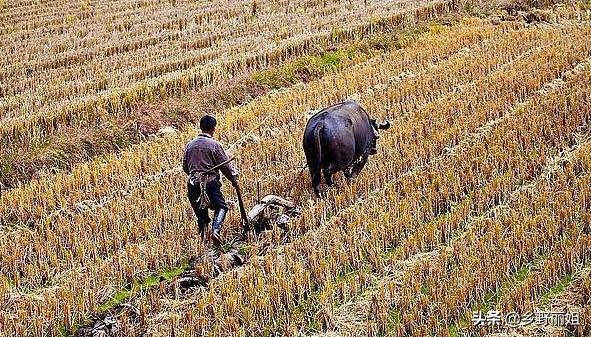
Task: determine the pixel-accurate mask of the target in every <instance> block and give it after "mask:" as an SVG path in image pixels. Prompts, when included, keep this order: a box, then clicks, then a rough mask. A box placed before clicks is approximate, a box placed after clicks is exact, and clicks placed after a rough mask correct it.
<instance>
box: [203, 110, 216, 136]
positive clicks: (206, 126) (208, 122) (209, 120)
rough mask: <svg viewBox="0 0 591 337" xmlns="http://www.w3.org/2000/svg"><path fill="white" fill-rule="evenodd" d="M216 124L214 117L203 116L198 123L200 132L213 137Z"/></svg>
mask: <svg viewBox="0 0 591 337" xmlns="http://www.w3.org/2000/svg"><path fill="white" fill-rule="evenodd" d="M217 124H218V122H217V121H216V119H215V117H213V116H212V115H205V116H203V117H201V120H200V121H199V128H200V129H201V131H203V132H205V133H208V134H210V135H213V132H214V131H215V127H216V126H217Z"/></svg>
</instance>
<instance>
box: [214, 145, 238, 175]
mask: <svg viewBox="0 0 591 337" xmlns="http://www.w3.org/2000/svg"><path fill="white" fill-rule="evenodd" d="M215 155H216V161H217V162H218V163H223V162H225V161H228V155H227V154H226V151H224V148H223V147H222V145H221V144H219V146H218V147H217V149H216V151H215ZM220 171H222V173H223V175H224V176H225V177H226V178H228V180H230V182H231V183H232V185H237V184H238V174H239V173H238V169H237V168H236V166H235V165H234V163H233V162H229V163H226V164H224V165H222V166H220Z"/></svg>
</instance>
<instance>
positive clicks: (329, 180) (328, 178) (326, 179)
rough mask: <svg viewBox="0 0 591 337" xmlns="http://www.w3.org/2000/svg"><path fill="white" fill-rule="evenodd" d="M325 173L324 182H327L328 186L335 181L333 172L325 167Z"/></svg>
mask: <svg viewBox="0 0 591 337" xmlns="http://www.w3.org/2000/svg"><path fill="white" fill-rule="evenodd" d="M322 173H323V174H324V182H325V183H326V185H328V186H332V185H333V182H332V173H331V172H330V170H329V169H325V170H323V172H322Z"/></svg>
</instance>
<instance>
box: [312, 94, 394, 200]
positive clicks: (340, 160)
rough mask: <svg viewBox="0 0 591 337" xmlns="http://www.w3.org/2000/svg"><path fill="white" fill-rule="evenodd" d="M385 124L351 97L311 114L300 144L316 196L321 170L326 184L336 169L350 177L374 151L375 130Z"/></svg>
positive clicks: (385, 127)
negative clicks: (373, 117)
mask: <svg viewBox="0 0 591 337" xmlns="http://www.w3.org/2000/svg"><path fill="white" fill-rule="evenodd" d="M389 127H390V123H389V122H385V123H383V124H380V125H378V124H377V122H376V120H375V119H370V118H369V115H368V114H367V112H365V110H363V108H362V107H361V106H360V105H359V103H357V102H355V101H351V100H348V101H345V102H342V103H338V104H335V105H332V106H330V107H328V108H325V109H323V110H321V111H320V112H318V113H316V114H315V115H314V116H312V117H311V118H310V120H308V124H307V125H306V130H305V131H304V139H303V146H304V153H305V154H306V161H307V163H308V168H309V169H310V175H311V177H312V187H313V188H314V193H316V196H317V197H320V188H319V186H320V181H321V176H320V174H321V172H322V174H323V175H324V181H325V182H326V184H327V185H328V186H331V185H332V175H333V174H334V173H336V172H338V171H343V173H344V174H345V177H347V179H350V178H354V177H355V176H357V175H358V174H359V172H360V171H361V169H363V167H364V166H365V163H366V162H367V158H368V157H369V156H370V155H373V154H376V153H377V151H376V142H377V139H378V138H379V134H378V130H379V129H388V128H389Z"/></svg>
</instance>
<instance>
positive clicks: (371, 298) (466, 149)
mask: <svg viewBox="0 0 591 337" xmlns="http://www.w3.org/2000/svg"><path fill="white" fill-rule="evenodd" d="M303 3H304V2H301V3H300V2H297V1H295V2H294V1H283V2H271V1H269V2H265V1H256V2H252V1H247V2H236V3H234V2H231V3H228V2H223V3H222V2H219V1H212V2H196V3H195V2H189V1H187V2H183V1H176V2H171V3H168V2H151V1H139V2H130V1H116V2H105V3H100V4H99V3H97V4H94V3H91V2H85V3H83V2H80V3H78V2H63V1H48V2H35V3H29V2H25V1H23V2H22V3H18V2H14V3H10V5H9V6H8V7H6V8H4V9H3V10H2V11H0V17H1V18H2V23H1V25H0V32H2V35H1V37H0V38H1V39H2V41H4V42H5V43H3V44H1V45H0V49H1V50H2V52H1V54H2V55H4V57H5V58H4V62H5V63H7V64H8V66H7V67H5V68H3V69H2V73H1V74H2V75H0V79H2V96H0V100H1V102H0V108H1V109H2V110H1V111H2V114H1V116H2V125H1V127H0V142H1V143H2V144H3V146H5V149H3V150H2V153H3V154H6V156H7V157H5V158H12V159H10V160H13V159H14V156H16V154H17V150H19V149H23V151H24V153H32V152H39V151H42V150H43V148H44V147H43V146H50V145H47V144H48V143H46V142H48V141H47V139H51V137H52V135H55V134H58V133H60V132H61V130H64V128H65V130H74V131H73V132H82V131H81V130H85V128H86V127H88V126H85V124H87V123H88V125H90V126H89V127H90V128H92V126H93V125H96V126H97V127H98V125H100V124H102V123H110V122H115V121H116V120H119V119H125V118H127V117H128V118H129V119H131V120H133V118H134V116H136V112H137V110H138V109H141V108H143V107H146V106H150V107H153V106H154V105H165V104H169V103H170V104H179V103H178V100H181V102H185V101H182V100H184V99H186V100H187V101H186V102H191V99H192V98H191V97H195V96H199V95H201V94H202V93H203V92H204V91H203V90H206V89H207V88H208V87H210V88H215V86H216V85H225V84H226V83H228V82H225V81H226V80H227V79H228V78H231V77H234V76H235V77H240V76H250V75H251V74H252V72H256V74H258V75H260V74H268V73H265V72H259V71H260V70H265V69H267V70H268V69H282V68H281V66H282V65H283V64H289V63H290V62H292V60H294V59H295V60H297V58H298V57H299V56H301V55H306V54H310V53H312V52H313V48H312V45H314V46H316V47H317V46H318V45H323V44H325V45H326V46H327V48H328V47H330V46H331V45H333V44H336V45H337V47H336V48H340V46H341V43H343V42H344V43H350V44H354V43H355V44H356V45H359V43H362V42H359V41H364V40H371V39H375V38H376V36H379V38H380V40H379V41H384V40H383V39H384V37H387V36H390V37H393V36H394V37H395V45H393V46H389V47H384V48H373V49H371V50H370V51H369V52H365V53H363V54H362V56H359V54H357V55H358V56H351V57H349V58H347V61H346V62H343V63H339V66H335V67H332V68H331V69H330V70H327V71H323V72H322V73H319V74H316V75H315V76H310V77H307V78H306V81H304V82H299V83H295V84H293V85H289V84H290V83H287V84H288V85H285V86H284V87H283V88H281V89H277V90H270V91H264V92H262V93H261V94H260V95H258V96H257V97H252V98H251V99H248V100H247V102H245V103H244V104H240V105H236V106H231V107H228V108H227V109H225V110H223V111H219V112H218V113H217V116H218V117H219V119H220V125H219V127H218V131H217V133H218V134H219V135H220V137H221V139H222V141H223V142H224V144H226V145H227V147H228V148H229V149H230V151H231V152H232V153H234V154H235V155H236V156H237V158H238V159H237V165H238V166H239V167H240V169H241V178H240V179H241V184H242V189H243V190H244V191H245V202H246V204H248V205H253V204H254V203H255V202H256V200H257V190H259V191H261V192H262V193H263V194H271V193H272V194H277V195H282V196H288V197H289V198H291V199H292V200H293V201H295V202H296V203H297V204H299V205H300V206H301V210H302V214H301V215H300V216H299V217H296V218H292V219H291V222H290V224H289V227H288V230H287V231H284V230H281V229H279V228H275V229H273V230H271V231H268V232H265V233H263V234H261V235H260V237H258V238H254V237H251V238H249V240H248V241H246V242H242V243H241V245H240V253H241V254H242V255H243V258H244V261H242V262H243V264H242V265H241V266H233V265H231V264H230V263H227V264H226V265H224V266H223V268H222V269H220V268H218V266H214V265H212V262H211V261H210V259H209V258H208V256H210V255H211V251H212V247H211V245H210V243H209V242H202V241H201V240H200V238H199V233H198V228H197V226H196V222H195V219H194V217H193V214H192V211H191V210H190V207H189V206H188V203H187V201H186V196H185V178H184V173H183V172H182V170H181V169H180V167H179V164H180V158H181V155H182V150H183V146H184V144H185V143H186V142H187V141H188V140H190V139H191V138H192V137H194V136H195V134H196V132H197V130H196V128H195V126H194V125H193V124H192V123H191V121H190V119H187V120H185V121H184V122H183V124H182V126H179V129H180V131H178V132H174V133H171V134H167V135H162V136H151V137H149V138H147V139H142V140H141V141H137V142H133V143H134V144H127V145H126V146H124V147H122V148H120V149H118V151H117V152H113V153H104V154H95V155H93V156H91V157H90V158H86V159H85V160H82V161H81V162H78V161H75V160H72V161H71V162H70V163H69V164H70V166H69V167H68V168H62V169H58V170H54V172H51V171H50V172H45V173H44V174H42V175H38V176H35V177H34V178H31V179H29V180H26V181H24V180H23V181H21V182H20V183H17V184H15V185H14V186H13V188H11V189H8V190H4V191H3V192H2V194H1V196H0V217H1V219H2V221H1V227H0V230H1V232H0V256H1V259H0V299H1V300H2V306H1V308H0V327H1V328H2V329H0V336H60V335H62V336H69V335H76V334H77V333H78V334H83V333H84V331H88V329H86V327H88V326H90V327H92V324H93V323H95V322H97V321H98V322H100V320H105V319H106V318H105V317H107V316H108V317H109V319H111V318H114V320H115V322H116V326H117V329H116V330H117V334H118V335H121V336H136V335H137V336H302V335H304V336H460V335H463V334H467V335H474V336H477V335H486V334H493V333H496V332H499V331H504V330H503V329H500V328H499V327H492V326H488V327H483V328H479V327H476V326H474V324H473V322H472V315H473V311H476V310H492V309H496V310H500V311H502V312H505V313H507V312H510V311H518V312H526V311H532V310H534V309H540V310H541V309H546V310H550V309H556V308H559V309H560V310H563V309H564V310H569V311H571V312H577V313H581V324H580V325H571V326H568V327H566V328H565V329H563V330H561V329H556V328H554V329H551V328H548V330H547V331H546V333H547V334H549V335H552V336H554V335H556V336H562V335H567V333H568V334H570V335H575V336H587V335H588V334H589V333H590V330H589V326H591V325H590V324H589V323H588V318H587V317H589V316H588V315H589V314H590V313H591V309H590V308H591V302H590V298H591V296H590V292H591V282H590V277H589V274H590V273H589V269H590V268H591V265H590V263H591V260H590V258H591V237H590V231H591V227H590V221H591V188H590V186H591V181H590V180H591V174H590V170H591V133H590V132H591V130H589V126H590V122H591V95H590V92H591V39H590V36H591V24H590V21H589V12H588V11H587V12H585V9H584V7H571V6H570V5H569V6H566V5H563V6H555V7H553V8H552V9H546V10H544V11H545V12H544V13H547V14H548V16H549V17H552V18H553V19H552V20H551V22H534V23H528V22H527V21H528V20H523V19H522V18H521V17H519V16H500V15H493V16H482V17H480V18H478V17H475V16H472V15H469V13H466V11H467V8H471V7H470V6H468V5H471V6H472V5H475V4H477V3H474V4H472V3H471V2H466V3H464V2H455V1H452V2H435V3H427V2H421V1H409V2H400V1H393V2H390V1H378V2H371V3H368V2H363V1H349V2H347V3H346V4H345V3H340V2H339V3H336V2H335V3H333V2H314V1H312V2H310V1H308V2H305V5H306V6H304V4H303ZM304 8H305V9H304ZM48 9H51V10H48ZM540 11H542V10H540ZM64 13H66V14H64ZM504 13H508V12H507V11H505V12H504ZM531 13H538V12H535V11H532V12H531ZM531 13H530V14H531ZM32 17H36V18H38V20H31V19H30V18H32ZM58 32H59V34H66V35H67V36H69V37H71V38H70V39H65V38H64V36H61V35H60V36H61V37H56V36H57V35H56V34H58ZM372 41H377V40H372ZM387 41H388V40H387ZM17 50H27V51H28V52H27V53H26V57H23V58H22V59H19V60H14V59H9V58H8V56H9V55H11V54H14V53H15V52H16V51H17ZM323 50H324V49H320V50H319V51H318V53H320V55H327V54H326V53H325V51H323ZM359 50H360V49H356V50H355V51H354V52H355V53H359V52H360V51H359ZM349 52H351V53H353V51H351V50H349ZM47 53H49V54H48V55H50V56H51V57H49V58H47V57H41V55H45V54H47ZM330 55H333V54H330ZM339 62H341V61H339ZM274 67H279V68H274ZM9 78H10V79H11V82H10V83H11V85H10V86H8V85H5V84H7V83H8V82H7V79H9ZM15 79H16V80H15ZM187 97H189V98H187ZM348 98H350V99H355V100H357V101H359V102H360V103H361V104H362V106H364V108H365V109H366V110H367V111H368V112H369V113H370V115H371V116H372V117H374V118H378V119H388V120H390V121H391V123H392V127H391V128H390V129H389V130H387V131H385V132H382V133H381V137H380V139H379V142H378V154H377V155H375V156H372V157H371V159H370V161H369V163H368V165H367V166H366V168H365V169H364V171H363V172H362V174H361V175H360V176H359V177H357V179H355V180H353V181H351V182H347V181H346V180H345V179H342V177H340V176H337V177H336V178H337V179H336V183H337V186H336V187H334V188H330V189H327V190H326V197H325V198H324V199H314V198H313V196H312V193H311V192H312V191H311V188H310V186H309V180H308V179H309V178H308V175H307V172H304V173H303V174H302V167H303V164H304V156H303V152H302V150H301V137H302V131H303V128H304V126H305V125H306V121H307V119H308V117H309V116H311V114H312V113H313V112H314V111H316V110H318V109H321V108H322V107H325V106H328V105H330V104H333V103H336V102H339V101H342V100H345V99H348ZM172 100H176V102H177V103H171V102H172ZM113 116H117V117H113ZM51 142H52V141H49V144H51ZM42 144H45V145H42ZM12 162H14V163H16V161H12ZM3 167H4V168H6V169H7V167H8V165H6V166H3ZM7 170H8V169H7ZM25 171H26V170H25ZM2 172H5V171H2ZM6 172H8V171H6ZM11 172H13V171H11ZM23 172H24V171H23ZM3 174H4V173H3ZM11 179H12V178H11ZM6 181H8V180H6ZM226 185H229V184H225V186H224V192H225V194H226V195H227V196H229V197H230V199H232V201H234V193H233V192H232V191H231V187H230V186H226ZM234 208H236V207H234ZM240 231H241V228H240V217H239V212H237V209H232V210H231V212H230V216H229V219H227V221H226V224H225V227H224V232H223V234H224V236H225V237H226V238H228V239H230V238H233V237H236V236H238V234H239V233H240ZM224 249H227V247H225V248H223V249H222V250H224ZM181 274H182V275H188V274H190V275H199V276H200V277H201V280H202V281H203V284H199V285H194V286H192V287H190V288H189V289H186V287H182V286H181V284H180V281H179V279H180V277H179V275H181ZM97 318H98V320H97ZM89 324H90V325H89ZM499 329H500V330H499ZM113 331H114V330H113ZM512 331H513V330H512ZM513 332H515V333H518V334H521V335H524V336H529V335H532V336H533V335H535V333H536V332H535V331H534V328H533V327H525V328H519V329H516V330H514V331H513Z"/></svg>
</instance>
